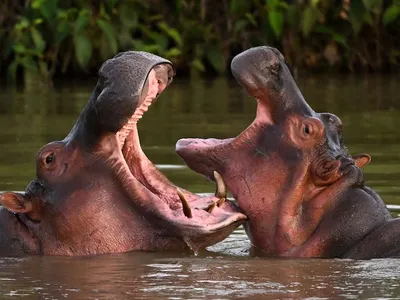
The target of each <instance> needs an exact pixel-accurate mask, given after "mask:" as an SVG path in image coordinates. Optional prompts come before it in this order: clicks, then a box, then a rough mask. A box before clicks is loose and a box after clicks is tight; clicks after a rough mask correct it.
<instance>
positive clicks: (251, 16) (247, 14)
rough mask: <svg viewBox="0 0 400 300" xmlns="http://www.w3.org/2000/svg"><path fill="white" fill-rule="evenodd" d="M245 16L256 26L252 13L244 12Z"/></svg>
mask: <svg viewBox="0 0 400 300" xmlns="http://www.w3.org/2000/svg"><path fill="white" fill-rule="evenodd" d="M246 17H247V19H248V20H249V21H250V23H251V25H253V26H257V21H256V19H254V17H253V15H252V14H249V13H246Z"/></svg>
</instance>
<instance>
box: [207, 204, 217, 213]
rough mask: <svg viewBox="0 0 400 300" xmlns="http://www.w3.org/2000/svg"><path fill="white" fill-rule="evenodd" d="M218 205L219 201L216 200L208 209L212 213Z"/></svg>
mask: <svg viewBox="0 0 400 300" xmlns="http://www.w3.org/2000/svg"><path fill="white" fill-rule="evenodd" d="M216 206H217V202H214V203H213V204H211V205H210V206H209V207H208V208H207V209H206V211H207V212H209V213H210V214H211V213H212V211H213V210H214V208H215V207H216Z"/></svg>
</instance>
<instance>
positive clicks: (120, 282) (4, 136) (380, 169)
mask: <svg viewBox="0 0 400 300" xmlns="http://www.w3.org/2000/svg"><path fill="white" fill-rule="evenodd" d="M397 81H398V78H396V77H385V76H380V77H355V76H354V77H346V78H332V77H328V76H318V77H309V76H308V77H302V76H300V78H299V79H298V83H299V86H300V89H301V90H302V92H303V94H304V96H305V98H306V99H307V101H308V102H309V103H310V105H311V106H312V107H313V108H314V109H315V110H316V111H320V112H322V111H329V112H332V113H335V114H337V115H338V116H339V117H340V118H341V119H342V121H343V123H344V131H345V132H344V135H345V140H346V144H347V145H348V147H349V149H350V151H351V152H352V153H354V154H355V153H360V152H367V153H369V154H371V155H372V158H373V160H372V162H371V164H370V165H369V166H367V168H366V169H365V173H366V180H367V183H368V185H370V186H371V187H373V188H374V189H376V190H377V191H378V192H379V193H380V195H381V196H382V197H383V199H384V200H385V202H386V203H388V204H400V189H399V186H400V185H399V182H400V180H399V179H400V163H399V162H400V159H399V155H398V153H399V152H400V140H399V138H398V137H399V133H398V132H397V130H398V128H400V111H399V109H400V101H399V100H400V99H399V95H400V88H399V87H398V85H397ZM93 87H94V82H92V83H90V84H89V85H82V84H77V85H71V84H63V85H60V86H59V87H57V88H56V89H55V90H54V91H46V90H37V89H34V88H33V89H32V90H25V91H23V92H22V91H11V90H10V91H3V92H2V93H0V126H1V128H3V130H1V131H0V143H1V147H0V190H23V189H24V188H25V186H26V184H27V183H28V182H29V181H30V180H31V179H32V178H33V177H34V175H35V156H36V153H37V151H38V149H39V148H40V147H41V146H43V145H44V144H46V143H48V142H50V141H53V140H59V139H62V138H64V137H65V135H66V134H67V133H68V132H69V130H70V129H71V127H72V125H73V123H74V122H75V120H76V118H77V116H78V114H79V112H80V111H81V109H82V107H83V106H84V105H85V103H86V102H87V100H88V98H89V96H90V93H91V90H92V89H93ZM254 112H255V101H254V100H252V99H250V98H249V97H248V96H247V95H246V94H245V93H244V92H243V91H242V90H241V89H240V88H239V86H238V85H237V84H236V83H235V82H233V81H229V80H226V79H223V78H220V79H217V80H213V81H207V80H192V81H190V82H187V81H179V80H178V81H175V82H174V84H173V85H172V86H171V87H170V88H168V90H167V91H166V92H165V93H163V94H162V95H161V97H160V98H159V99H158V100H157V103H156V104H154V105H153V106H152V107H151V109H150V111H149V112H148V113H147V114H146V115H145V117H144V119H143V120H142V121H141V122H140V123H139V130H140V135H141V141H142V147H143V149H144V151H145V152H146V153H147V155H148V156H149V157H150V159H151V160H152V161H153V162H155V163H156V164H157V165H158V166H159V167H160V169H162V171H163V172H164V173H166V175H167V176H168V177H169V178H170V179H171V181H173V182H174V183H176V184H177V185H179V186H182V187H184V188H187V189H189V190H192V191H193V192H198V193H209V192H213V191H214V186H213V185H212V184H210V183H209V182H208V181H206V180H205V179H204V178H202V177H200V176H199V175H197V174H195V173H193V172H192V171H190V170H189V169H188V168H186V167H185V166H184V165H183V162H182V161H181V160H180V158H179V157H178V156H177V155H176V154H175V151H174V145H175V142H176V141H177V140H178V139H179V138H182V137H188V136H191V137H193V136H198V137H211V136H212V137H220V138H224V137H229V136H234V135H236V134H238V133H239V132H240V131H241V130H243V129H244V128H245V127H247V126H248V124H249V123H250V122H251V121H252V120H253V118H254ZM249 246H250V245H249V242H248V239H247V237H246V235H245V233H244V231H243V229H242V228H240V229H239V230H237V231H235V232H234V234H232V235H231V236H230V237H228V238H227V239H226V240H225V241H223V242H222V243H220V244H217V245H215V246H213V247H210V248H209V249H208V252H204V253H201V254H200V256H198V257H194V256H192V257H187V256H183V255H182V256H181V255H179V254H176V253H175V254H170V253H128V254H119V255H103V256H96V257H88V258H68V257H28V258H23V259H1V260H0V298H1V299H11V298H13V299H15V296H18V297H21V298H25V299H38V298H39V299H62V298H68V299H125V298H126V299H132V298H134V299H189V298H190V299H201V298H210V299H232V298H246V299H260V297H263V298H270V299H277V298H307V297H320V298H369V297H370V298H391V297H392V298H393V297H397V295H399V294H400V288H399V283H398V282H399V279H400V260H393V259H384V260H372V261H365V262H364V261H351V260H301V259H298V260H283V259H264V258H263V259H261V258H249V256H248V249H249ZM261 295H262V296H261Z"/></svg>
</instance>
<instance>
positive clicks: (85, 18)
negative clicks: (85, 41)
mask: <svg viewBox="0 0 400 300" xmlns="http://www.w3.org/2000/svg"><path fill="white" fill-rule="evenodd" d="M90 16H91V13H90V12H89V10H87V9H84V10H82V11H81V12H80V13H79V15H78V18H77V19H76V21H75V35H79V34H81V33H82V32H83V31H84V30H85V29H86V27H87V26H88V24H89V21H90Z"/></svg>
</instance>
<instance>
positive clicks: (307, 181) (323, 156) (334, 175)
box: [176, 46, 400, 259]
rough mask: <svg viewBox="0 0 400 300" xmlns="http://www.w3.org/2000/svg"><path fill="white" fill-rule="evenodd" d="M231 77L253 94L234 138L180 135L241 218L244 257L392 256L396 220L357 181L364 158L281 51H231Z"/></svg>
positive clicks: (397, 241)
mask: <svg viewBox="0 0 400 300" xmlns="http://www.w3.org/2000/svg"><path fill="white" fill-rule="evenodd" d="M231 70H232V73H233V76H234V77H235V79H236V80H237V81H238V82H239V84H240V85H241V86H242V87H243V88H244V89H245V90H246V91H247V93H248V94H249V95H250V96H251V97H253V98H255V99H256V100H257V112H256V117H255V119H254V121H253V122H252V123H251V124H250V126H248V127H247V128H246V129H245V130H244V131H243V132H241V133H240V134H239V135H238V136H237V137H235V138H229V139H213V138H210V139H196V138H185V139H181V140H179V141H178V142H177V144H176V151H177V152H178V154H179V155H180V156H181V157H182V158H183V160H184V161H185V163H186V164H187V165H188V166H189V167H190V168H191V169H192V170H194V171H196V172H198V173H200V174H202V175H204V176H206V177H208V178H210V179H212V180H213V172H214V171H217V172H218V173H219V174H220V175H221V176H222V178H223V180H224V181H225V183H226V185H227V188H228V189H229V190H230V191H231V192H232V196H233V197H234V198H235V199H236V200H237V201H238V204H239V207H240V209H241V210H242V211H243V213H244V214H246V215H247V217H248V221H247V223H246V224H245V230H246V233H247V235H248V237H249V239H250V241H251V245H252V250H253V252H252V253H255V254H256V255H265V256H277V257H323V258H355V259H368V258H375V257H388V256H397V255H399V254H400V219H393V218H392V216H391V214H390V212H389V211H388V209H387V208H386V206H385V204H384V202H383V201H382V199H381V198H380V197H379V195H378V194H377V193H376V192H375V191H374V190H372V189H371V188H369V187H367V186H366V185H365V181H364V177H363V171H362V168H363V167H364V166H366V165H367V164H368V163H369V162H370V160H371V157H370V156H369V155H368V154H359V155H356V156H351V155H350V154H349V152H348V150H347V149H346V147H345V144H344V140H343V134H342V127H343V126H342V122H341V120H340V119H339V118H338V117H337V116H335V115H333V114H330V113H316V112H315V111H314V110H313V109H312V108H311V107H310V106H309V105H308V104H307V102H306V101H305V100H304V98H303V96H302V94H301V92H300V91H299V89H298V87H297V85H296V83H295V81H294V79H293V77H292V76H291V73H290V70H289V69H288V67H287V65H286V64H285V61H284V58H283V56H282V54H281V53H280V52H279V51H278V50H276V49H274V48H270V47H267V46H262V47H256V48H251V49H249V50H246V51H244V52H242V53H240V54H239V55H237V56H236V57H235V58H234V59H233V61H232V63H231Z"/></svg>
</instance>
